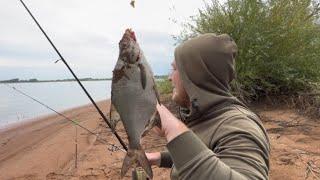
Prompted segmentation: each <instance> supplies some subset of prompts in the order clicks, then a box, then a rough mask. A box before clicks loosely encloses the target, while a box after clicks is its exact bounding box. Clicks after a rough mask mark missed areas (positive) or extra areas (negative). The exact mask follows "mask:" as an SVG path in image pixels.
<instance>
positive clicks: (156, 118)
mask: <svg viewBox="0 0 320 180" xmlns="http://www.w3.org/2000/svg"><path fill="white" fill-rule="evenodd" d="M154 126H157V127H159V128H161V119H160V115H159V113H158V111H155V112H154V114H153V115H152V117H151V118H150V120H149V122H148V123H147V126H146V127H145V129H144V131H143V133H142V135H141V137H144V136H145V135H147V133H148V132H149V131H150V129H152V128H153V127H154Z"/></svg>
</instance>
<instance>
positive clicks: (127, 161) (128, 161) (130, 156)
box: [121, 148, 153, 179]
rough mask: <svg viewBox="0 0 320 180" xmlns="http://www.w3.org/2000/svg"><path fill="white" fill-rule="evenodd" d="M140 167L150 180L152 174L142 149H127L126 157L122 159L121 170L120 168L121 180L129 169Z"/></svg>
mask: <svg viewBox="0 0 320 180" xmlns="http://www.w3.org/2000/svg"><path fill="white" fill-rule="evenodd" d="M132 166H133V167H137V166H141V167H142V169H143V170H144V171H145V172H146V174H147V176H148V177H149V178H151V179H152V177H153V173H152V169H151V166H150V163H149V161H148V158H147V156H146V154H145V152H144V150H143V149H142V148H139V149H129V150H128V152H127V154H126V157H125V158H124V161H123V164H122V168H121V178H123V177H124V176H125V175H126V173H127V172H128V170H129V169H130V167H132Z"/></svg>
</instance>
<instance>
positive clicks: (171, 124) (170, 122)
mask: <svg viewBox="0 0 320 180" xmlns="http://www.w3.org/2000/svg"><path fill="white" fill-rule="evenodd" d="M157 110H158V112H159V115H160V119H161V130H160V129H159V128H158V129H157V131H158V133H159V134H160V135H163V136H165V137H166V139H167V141H168V142H170V141H171V140H172V139H174V138H175V137H177V136H179V135H180V134H182V133H184V132H186V131H188V130H189V129H188V128H187V127H186V125H184V124H183V123H182V122H181V121H180V120H179V119H177V118H176V117H175V116H174V115H173V114H172V113H171V112H170V111H169V110H168V109H167V108H166V107H165V106H164V105H159V104H157Z"/></svg>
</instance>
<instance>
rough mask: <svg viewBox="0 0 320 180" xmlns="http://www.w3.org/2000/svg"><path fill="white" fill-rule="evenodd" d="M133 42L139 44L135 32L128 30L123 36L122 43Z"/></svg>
mask: <svg viewBox="0 0 320 180" xmlns="http://www.w3.org/2000/svg"><path fill="white" fill-rule="evenodd" d="M131 40H133V41H134V42H137V38H136V34H135V33H134V31H132V29H130V28H128V29H126V31H125V33H124V34H123V36H122V39H121V41H131Z"/></svg>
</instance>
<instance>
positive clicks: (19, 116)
mask: <svg viewBox="0 0 320 180" xmlns="http://www.w3.org/2000/svg"><path fill="white" fill-rule="evenodd" d="M82 84H83V85H84V86H85V88H86V89H87V90H88V92H89V94H90V95H91V96H92V98H93V99H94V100H95V101H96V102H97V101H100V100H105V99H108V98H110V92H111V81H86V82H83V83H82ZM9 85H10V86H14V87H16V88H17V89H19V90H21V91H23V92H24V93H26V94H28V95H29V96H32V97H34V98H35V99H38V100H39V101H41V102H43V103H44V104H46V105H48V106H49V107H51V108H53V109H55V110H57V111H62V110H65V109H69V108H73V107H77V106H81V105H84V104H88V103H90V100H89V99H88V97H87V96H86V95H85V93H84V92H83V90H82V89H81V87H80V86H79V85H78V83H77V82H47V83H12V84H9ZM102 111H104V110H102ZM51 113H53V112H52V111H51V110H49V109H47V108H45V107H44V106H42V105H40V104H38V103H37V102H34V101H32V100H31V99H29V98H27V97H25V96H23V95H21V94H19V93H18V92H16V91H14V90H13V89H11V88H9V87H7V86H6V85H4V84H0V127H1V126H2V127H3V126H6V125H9V124H12V123H15V122H21V121H25V120H28V119H32V118H36V117H39V116H42V115H46V114H51Z"/></svg>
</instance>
